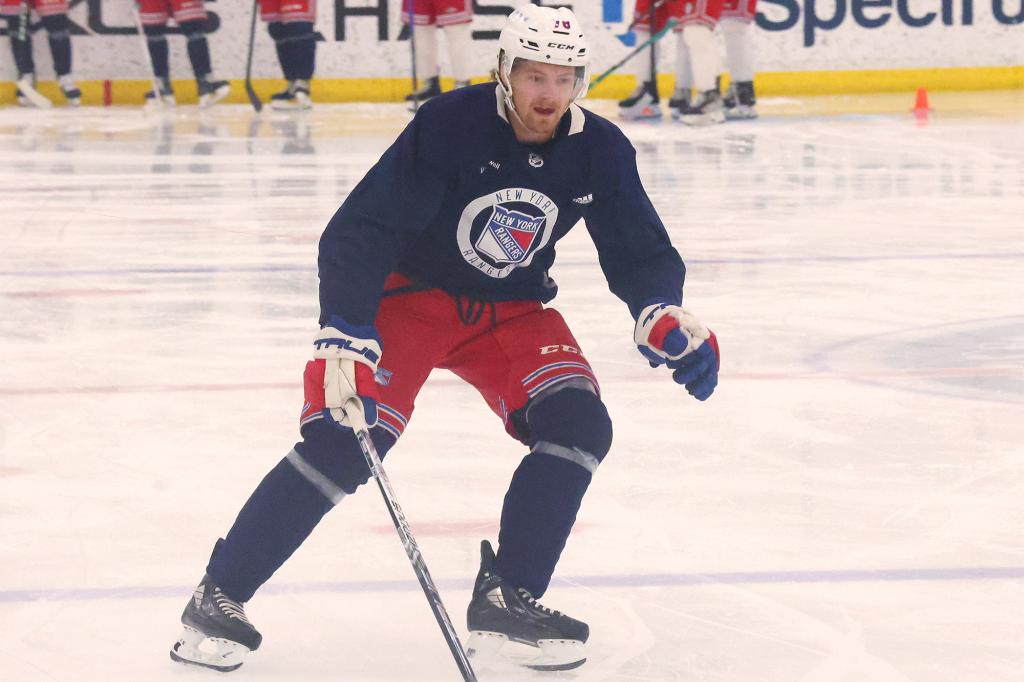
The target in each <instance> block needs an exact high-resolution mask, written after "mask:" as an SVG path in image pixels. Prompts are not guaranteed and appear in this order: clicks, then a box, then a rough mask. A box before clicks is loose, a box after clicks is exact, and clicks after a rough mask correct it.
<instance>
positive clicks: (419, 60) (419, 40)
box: [405, 24, 441, 102]
mask: <svg viewBox="0 0 1024 682" xmlns="http://www.w3.org/2000/svg"><path fill="white" fill-rule="evenodd" d="M413 30H414V31H416V77H417V78H418V79H419V82H420V89H419V90H417V91H416V92H413V93H410V94H409V95H408V96H407V97H406V98H405V99H406V101H409V102H412V101H414V100H415V101H418V102H425V101H426V100H428V99H430V98H431V97H436V96H437V95H440V94H441V81H440V77H439V74H440V71H439V68H438V65H437V26H435V25H434V24H430V25H428V26H414V27H413Z"/></svg>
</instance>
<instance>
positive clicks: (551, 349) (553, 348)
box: [540, 343, 580, 355]
mask: <svg viewBox="0 0 1024 682" xmlns="http://www.w3.org/2000/svg"><path fill="white" fill-rule="evenodd" d="M558 351H562V352H563V353H575V354H576V355H579V354H580V349H579V348H573V347H572V346H565V345H562V344H560V343H559V344H556V345H554V346H541V347H540V354H541V355H547V354H548V353H557V352H558Z"/></svg>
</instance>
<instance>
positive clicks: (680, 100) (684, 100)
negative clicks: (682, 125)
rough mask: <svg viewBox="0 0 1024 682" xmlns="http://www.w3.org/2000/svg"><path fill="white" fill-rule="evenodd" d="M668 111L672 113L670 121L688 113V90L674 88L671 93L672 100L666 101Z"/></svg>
mask: <svg viewBox="0 0 1024 682" xmlns="http://www.w3.org/2000/svg"><path fill="white" fill-rule="evenodd" d="M668 110H669V111H670V112H671V113H672V120H673V121H678V120H679V118H680V117H681V116H682V115H683V114H686V113H688V112H689V111H690V88H676V91H675V92H673V93H672V99H670V100H669V101H668Z"/></svg>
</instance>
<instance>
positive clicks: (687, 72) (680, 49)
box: [668, 31, 693, 119]
mask: <svg viewBox="0 0 1024 682" xmlns="http://www.w3.org/2000/svg"><path fill="white" fill-rule="evenodd" d="M692 90H693V68H692V67H691V64H690V50H689V49H688V48H687V47H686V40H685V39H684V38H683V32H682V31H679V32H678V33H676V87H675V91H674V92H673V93H672V99H670V100H669V101H668V108H669V110H670V111H671V112H672V118H674V119H678V118H679V117H680V116H681V115H682V114H683V113H685V112H686V111H688V110H689V108H690V97H691V95H692Z"/></svg>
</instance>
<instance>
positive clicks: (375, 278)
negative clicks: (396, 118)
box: [319, 83, 685, 325]
mask: <svg viewBox="0 0 1024 682" xmlns="http://www.w3.org/2000/svg"><path fill="white" fill-rule="evenodd" d="M581 218H582V219H584V221H585V224H586V226H587V229H588V230H589V232H590V236H591V238H592V239H593V240H594V244H595V245H596V246H597V253H598V259H599V261H600V265H601V268H602V270H603V272H604V275H605V278H606V279H607V280H608V286H609V289H611V291H612V292H613V293H614V294H615V295H616V296H618V297H619V298H621V299H622V300H623V301H625V303H626V304H627V305H628V306H629V309H630V312H631V313H632V314H633V315H634V317H635V316H636V315H637V314H638V313H639V311H640V310H641V309H642V308H643V306H644V305H647V304H648V303H649V302H653V301H664V302H669V303H675V304H679V303H681V300H682V289H683V278H684V274H685V268H684V266H683V262H682V259H680V257H679V254H678V253H677V252H676V250H675V249H674V248H673V247H672V244H671V243H670V241H669V238H668V235H667V234H666V232H665V226H664V225H663V224H662V222H661V219H660V218H659V217H658V214H657V212H656V211H655V210H654V207H653V206H652V205H651V202H650V199H648V197H647V193H646V192H645V191H644V188H643V186H642V185H641V183H640V177H639V175H638V173H637V168H636V152H635V150H634V149H633V146H632V145H631V144H630V143H629V141H628V140H627V139H626V137H625V136H624V135H623V134H622V132H621V131H620V130H619V129H618V128H617V127H616V126H615V125H614V124H612V123H611V122H609V121H607V120H606V119H603V118H601V117H600V116H597V115H596V114H593V113H591V112H589V111H585V110H583V109H581V108H580V107H578V106H576V105H575V104H574V105H572V106H570V107H569V110H568V111H567V112H566V114H565V116H564V117H563V119H562V121H561V123H560V125H559V128H558V132H557V134H556V135H555V136H554V138H553V139H552V140H551V141H550V142H547V143H545V144H541V145H527V144H523V143H521V142H519V141H517V140H516V138H515V135H514V134H513V131H512V126H511V125H510V124H509V122H508V120H507V118H506V112H505V108H504V104H503V98H502V96H501V94H500V91H499V90H498V88H497V85H495V84H493V83H492V84H484V85H477V86H473V87H468V88H461V89H459V90H456V91H453V92H450V93H447V94H444V95H441V96H439V97H435V98H433V99H431V100H429V101H428V102H426V103H425V104H424V105H423V106H422V107H421V108H420V110H419V111H418V112H417V114H416V116H415V117H414V118H413V120H412V122H411V123H409V125H408V126H407V127H406V128H405V130H404V131H403V132H402V134H401V135H400V136H399V137H398V139H397V140H395V142H394V144H393V145H391V147H390V148H389V149H388V150H387V151H386V152H385V153H384V155H383V156H382V157H381V158H380V160H379V161H378V162H377V163H376V165H374V166H373V168H371V169H370V171H369V172H368V173H367V174H366V176H365V177H364V178H363V180H362V181H361V182H360V183H359V184H358V185H357V186H356V187H355V189H353V191H352V193H351V194H350V195H349V196H348V198H347V199H346V200H345V202H344V203H343V204H342V206H341V208H340V209H338V212H337V213H336V214H335V215H334V217H333V218H332V219H331V221H330V223H329V224H328V225H327V228H326V230H325V231H324V233H323V236H322V237H321V239H320V257H319V268H320V309H321V318H320V319H321V323H326V322H327V320H328V319H329V318H330V317H331V316H334V315H338V316H340V317H342V318H344V319H345V320H347V321H348V322H349V323H351V324H357V325H364V324H372V323H373V320H374V318H375V316H376V312H377V307H378V305H379V303H380V298H381V295H382V290H383V286H384V279H385V278H386V277H387V275H388V274H389V273H391V272H395V271H397V272H401V273H404V274H406V275H408V276H409V277H411V278H412V279H414V280H416V281H417V282H420V283H422V284H424V285H426V286H430V287H436V288H440V289H442V290H444V291H447V292H449V293H452V294H456V295H460V296H464V297H467V298H472V299H476V300H480V301H508V300H540V301H543V302H547V301H549V300H551V299H552V298H554V296H555V293H556V291H557V287H556V285H555V283H554V281H553V280H552V279H551V278H550V277H549V275H548V269H549V268H550V267H551V264H552V263H553V262H554V260H555V243H556V242H557V241H558V240H559V239H561V238H562V237H563V236H565V235H566V233H568V232H569V230H570V229H571V228H572V227H573V226H574V225H575V224H576V223H577V222H579V220H580V219H581Z"/></svg>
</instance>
